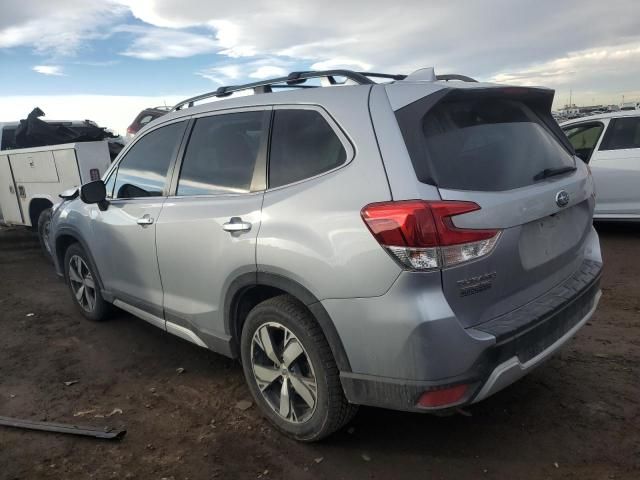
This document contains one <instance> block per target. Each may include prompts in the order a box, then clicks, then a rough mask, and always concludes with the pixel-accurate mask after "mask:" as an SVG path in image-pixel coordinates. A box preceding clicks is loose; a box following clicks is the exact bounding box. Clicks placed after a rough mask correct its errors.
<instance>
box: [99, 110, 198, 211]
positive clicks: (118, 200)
mask: <svg viewBox="0 0 640 480" xmlns="http://www.w3.org/2000/svg"><path fill="white" fill-rule="evenodd" d="M180 122H185V124H186V125H185V128H184V131H183V132H182V137H181V138H180V143H179V146H178V149H177V152H176V155H174V156H173V158H171V160H170V161H169V167H168V169H167V175H166V178H165V182H164V187H163V188H162V195H159V196H156V197H131V198H111V199H109V202H110V203H122V202H127V201H130V200H146V201H149V200H150V199H156V200H157V199H158V198H166V197H167V196H168V195H167V194H168V193H169V191H170V190H169V187H170V185H171V180H172V175H173V169H174V167H175V164H176V160H177V158H178V155H179V154H180V152H181V150H182V148H183V146H184V143H185V137H186V133H187V131H189V127H190V125H191V116H184V117H178V118H173V119H171V120H169V121H166V122H163V123H161V124H159V125H155V126H154V127H153V128H151V129H149V130H147V131H146V132H144V133H143V134H142V135H136V136H135V137H134V139H133V140H132V141H131V142H129V143H128V144H127V145H126V146H125V147H124V149H122V152H120V154H119V155H118V159H117V160H116V161H115V162H113V163H112V164H111V167H109V169H108V170H107V171H106V173H105V174H104V176H103V182H104V183H105V184H106V183H107V182H108V181H109V179H110V177H111V175H112V174H113V175H117V174H118V169H119V168H120V164H121V163H122V161H123V160H124V159H125V158H126V157H127V154H128V153H129V150H131V149H132V148H133V146H134V145H135V144H136V143H138V142H139V141H140V140H141V139H143V138H144V137H146V136H147V135H148V134H150V133H151V132H155V131H156V130H157V129H159V128H162V127H166V126H168V125H172V124H174V123H180ZM116 180H117V179H116ZM114 188H115V184H114ZM112 195H113V192H112Z"/></svg>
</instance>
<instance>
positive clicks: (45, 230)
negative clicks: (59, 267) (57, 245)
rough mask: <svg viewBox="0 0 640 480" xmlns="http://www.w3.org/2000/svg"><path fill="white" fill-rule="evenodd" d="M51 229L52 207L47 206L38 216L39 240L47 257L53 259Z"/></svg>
mask: <svg viewBox="0 0 640 480" xmlns="http://www.w3.org/2000/svg"><path fill="white" fill-rule="evenodd" d="M50 230H51V209H50V208H45V209H44V210H43V211H42V212H41V213H40V216H39V217H38V240H40V247H41V248H42V252H43V253H44V255H45V256H46V257H47V259H49V260H52V257H51V245H50V243H49V232H50Z"/></svg>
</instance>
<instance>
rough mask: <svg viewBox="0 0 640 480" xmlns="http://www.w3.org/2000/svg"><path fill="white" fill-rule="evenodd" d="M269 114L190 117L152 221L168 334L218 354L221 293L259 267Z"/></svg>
mask: <svg viewBox="0 0 640 480" xmlns="http://www.w3.org/2000/svg"><path fill="white" fill-rule="evenodd" d="M270 112H271V107H262V108H257V109H255V108H254V109H240V110H234V111H225V112H216V113H213V114H211V113H209V114H207V115H204V116H200V117H196V118H194V120H193V121H192V125H191V127H190V128H191V131H190V133H189V140H188V143H187V144H186V147H185V148H184V153H183V154H182V155H181V157H182V158H181V162H178V164H177V165H176V168H175V170H174V180H173V182H172V187H171V196H170V197H169V198H168V199H167V201H166V202H165V205H164V207H163V209H162V212H161V213H160V216H159V218H158V221H157V224H156V242H157V248H158V265H159V268H160V275H161V277H162V285H163V289H164V310H165V318H166V320H167V323H166V325H167V331H169V332H171V333H174V334H176V335H178V336H181V337H183V338H185V339H187V340H190V341H192V342H194V343H196V344H198V345H201V346H208V347H209V348H211V349H213V350H216V351H220V352H222V353H228V348H229V336H228V335H227V334H226V332H225V328H224V319H223V307H224V295H225V292H226V290H227V288H228V286H229V284H230V283H231V282H232V281H233V280H234V279H236V278H237V277H238V276H240V275H242V274H245V273H249V272H255V271H256V261H255V255H256V252H255V249H256V237H257V235H258V230H259V228H260V221H261V213H260V211H261V207H262V198H263V191H264V188H265V175H266V173H265V172H266V149H267V141H268V124H269V121H270V116H271V115H270Z"/></svg>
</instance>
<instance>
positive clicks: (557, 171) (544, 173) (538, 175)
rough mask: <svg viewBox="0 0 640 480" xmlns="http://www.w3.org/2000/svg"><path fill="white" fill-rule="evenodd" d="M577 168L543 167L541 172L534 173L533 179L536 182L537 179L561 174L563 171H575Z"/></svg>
mask: <svg viewBox="0 0 640 480" xmlns="http://www.w3.org/2000/svg"><path fill="white" fill-rule="evenodd" d="M577 169H578V168H577V167H559V168H545V169H544V170H542V171H541V172H539V173H536V174H535V175H534V177H533V181H534V182H536V181H538V180H543V179H545V178H549V177H554V176H556V175H562V174H563V173H569V172H575V171H576V170H577Z"/></svg>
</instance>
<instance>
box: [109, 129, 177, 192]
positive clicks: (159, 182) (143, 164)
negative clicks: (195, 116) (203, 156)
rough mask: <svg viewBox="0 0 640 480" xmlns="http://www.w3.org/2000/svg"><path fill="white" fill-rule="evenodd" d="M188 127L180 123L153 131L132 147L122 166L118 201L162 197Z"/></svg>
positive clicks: (120, 165) (117, 187)
mask: <svg viewBox="0 0 640 480" xmlns="http://www.w3.org/2000/svg"><path fill="white" fill-rule="evenodd" d="M185 125H186V122H178V123H172V124H171V125H167V126H166V127H161V128H158V129H156V130H153V131H152V132H149V133H147V134H146V135H144V136H143V137H142V138H140V139H139V140H138V141H137V142H136V143H135V144H134V145H133V146H132V147H131V149H130V150H129V151H128V152H127V153H126V155H125V156H124V158H123V159H122V161H121V162H120V163H119V165H118V173H117V175H116V184H115V190H114V197H115V198H136V197H157V196H161V195H162V193H163V189H164V184H165V182H166V180H167V171H168V169H169V165H170V164H171V160H172V159H173V157H174V156H175V155H176V151H177V149H178V147H179V145H180V140H181V139H182V134H183V132H184V128H185Z"/></svg>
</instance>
